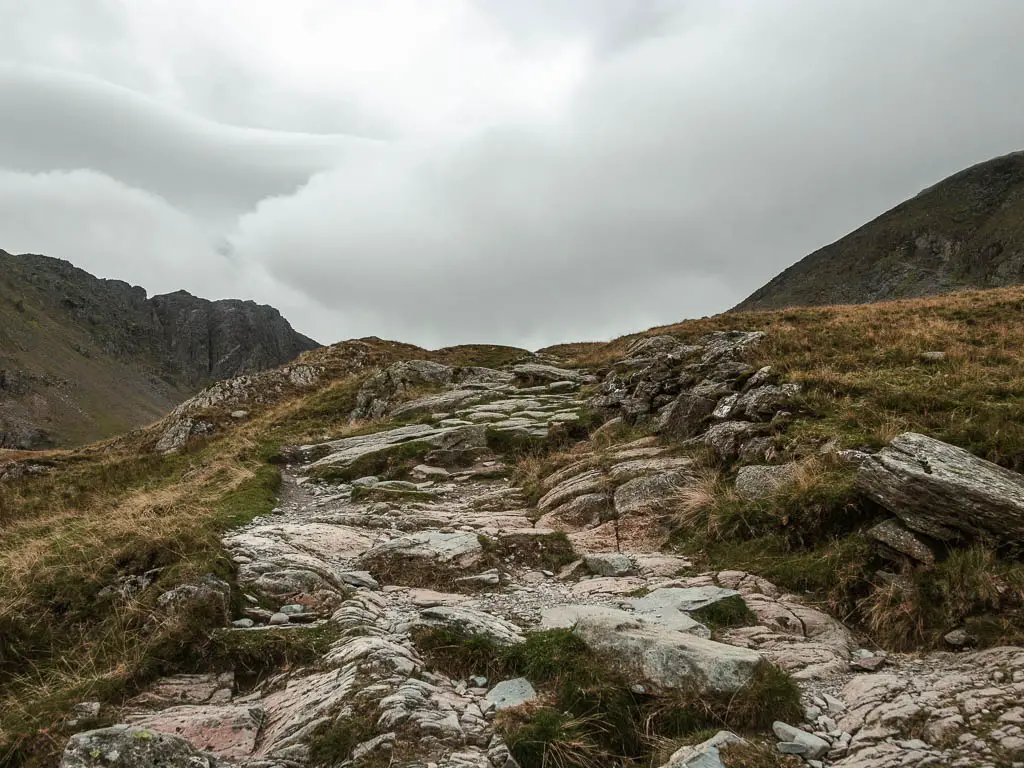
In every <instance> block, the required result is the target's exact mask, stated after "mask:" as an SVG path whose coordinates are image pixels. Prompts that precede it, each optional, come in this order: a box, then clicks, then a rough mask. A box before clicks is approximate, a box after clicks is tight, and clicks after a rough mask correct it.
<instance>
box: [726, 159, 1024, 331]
mask: <svg viewBox="0 0 1024 768" xmlns="http://www.w3.org/2000/svg"><path fill="white" fill-rule="evenodd" d="M1020 283H1024V152H1015V153H1013V154H1010V155H1005V156H1003V157H997V158H995V159H994V160H989V161H987V162H984V163H980V164H979V165H975V166H972V167H971V168H968V169H966V170H964V171H960V172H959V173H956V174H954V175H952V176H950V177H949V178H947V179H945V180H943V181H940V182H939V183H938V184H935V185H934V186H931V187H929V188H928V189H925V190H924V191H922V192H921V193H919V194H918V195H916V196H915V197H913V198H911V199H910V200H907V201H906V202H903V203H900V204H899V205H897V206H896V207H895V208H893V209H892V210H890V211H888V212H886V213H884V214H882V215H881V216H879V217H878V218H877V219H875V220H874V221H871V222H869V223H867V224H865V225H864V226H863V227H861V228H860V229H857V230H856V231H854V232H851V233H850V234H849V235H847V236H846V237H844V238H842V239H841V240H837V241H836V242H834V243H832V244H831V245H827V246H825V247H824V248H821V249H820V250H817V251H815V252H814V253H812V254H811V255H810V256H807V257H806V258H804V259H802V260H801V261H799V262H797V263H796V264H794V265H793V266H791V267H790V268H789V269H787V270H785V271H784V272H782V273H781V274H780V275H778V276H777V277H776V278H774V279H773V280H772V281H771V282H769V283H768V284H767V285H765V286H764V287H762V288H760V289H758V290H757V291H755V292H754V293H753V294H751V295H750V296H749V297H748V298H747V299H746V300H744V301H743V302H741V303H740V304H739V305H738V306H736V307H735V309H734V311H748V310H756V309H781V308H783V307H790V306H810V305H822V304H866V303H870V302H875V301H884V300H886V299H900V298H917V297H923V296H932V295H935V294H940V293H948V292H949V291H954V290H958V289H963V288H998V287H1003V286H1008V285H1017V284H1020Z"/></svg>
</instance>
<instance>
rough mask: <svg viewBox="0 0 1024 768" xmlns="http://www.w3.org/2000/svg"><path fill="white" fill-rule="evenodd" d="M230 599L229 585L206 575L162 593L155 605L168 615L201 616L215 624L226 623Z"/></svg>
mask: <svg viewBox="0 0 1024 768" xmlns="http://www.w3.org/2000/svg"><path fill="white" fill-rule="evenodd" d="M230 599H231V587H230V585H229V584H228V583H227V582H226V581H224V580H222V579H219V578H217V577H216V576H214V575H213V574H207V575H205V576H203V577H201V578H200V579H199V580H198V581H197V582H195V583H192V584H182V585H180V586H178V587H175V588H174V589H171V590H169V591H167V592H164V593H163V594H162V595H160V597H158V598H157V605H159V606H160V607H161V608H163V609H164V610H166V611H167V612H168V613H170V614H173V615H180V616H202V617H204V618H205V619H206V620H207V621H209V620H211V619H212V620H213V621H214V622H216V623H217V624H227V623H228V604H229V602H230Z"/></svg>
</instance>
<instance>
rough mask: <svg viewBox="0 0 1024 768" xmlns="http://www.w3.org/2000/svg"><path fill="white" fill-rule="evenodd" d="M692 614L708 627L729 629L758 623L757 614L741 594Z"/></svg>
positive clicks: (711, 628)
mask: <svg viewBox="0 0 1024 768" xmlns="http://www.w3.org/2000/svg"><path fill="white" fill-rule="evenodd" d="M690 615H691V616H693V618H695V619H696V620H697V621H699V622H700V623H701V624H703V625H704V626H705V627H707V628H708V629H710V630H712V631H714V630H716V629H729V628H730V627H752V626H754V625H755V624H757V616H755V615H754V612H753V611H752V610H750V608H749V606H747V603H746V601H744V599H743V598H742V597H740V596H739V595H732V596H731V597H726V598H724V599H722V600H718V601H716V602H714V603H711V604H710V605H706V606H704V607H703V608H698V609H697V610H696V611H691V612H690Z"/></svg>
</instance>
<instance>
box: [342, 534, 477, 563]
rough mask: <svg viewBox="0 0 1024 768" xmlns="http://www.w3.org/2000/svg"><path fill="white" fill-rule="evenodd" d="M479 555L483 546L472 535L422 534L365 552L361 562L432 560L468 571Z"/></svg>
mask: <svg viewBox="0 0 1024 768" xmlns="http://www.w3.org/2000/svg"><path fill="white" fill-rule="evenodd" d="M482 554H483V547H482V546H481V544H480V539H479V537H478V536H477V534H475V533H470V532H467V531H455V532H452V533H441V532H439V531H422V532H420V533H414V534H411V535H409V536H402V537H399V538H397V539H392V540H391V541H387V542H384V543H383V544H378V545H377V546H375V547H373V548H372V549H370V550H368V551H367V552H366V554H365V555H363V557H362V558H361V561H362V562H370V561H373V560H377V559H379V558H402V559H417V560H434V561H436V562H438V563H443V564H446V565H454V566H457V567H460V568H468V567H470V566H472V565H475V564H476V563H477V562H478V561H479V559H480V557H481V555H482Z"/></svg>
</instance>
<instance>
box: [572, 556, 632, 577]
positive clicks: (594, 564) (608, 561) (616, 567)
mask: <svg viewBox="0 0 1024 768" xmlns="http://www.w3.org/2000/svg"><path fill="white" fill-rule="evenodd" d="M583 559H584V560H585V561H586V563H587V568H588V569H589V570H590V571H591V572H592V573H596V574H597V575H598V576H629V575H631V574H634V573H636V566H635V565H633V561H632V560H630V559H629V558H628V557H626V555H623V554H621V553H619V552H597V553H594V554H592V555H586V556H585V557H584V558H583Z"/></svg>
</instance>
